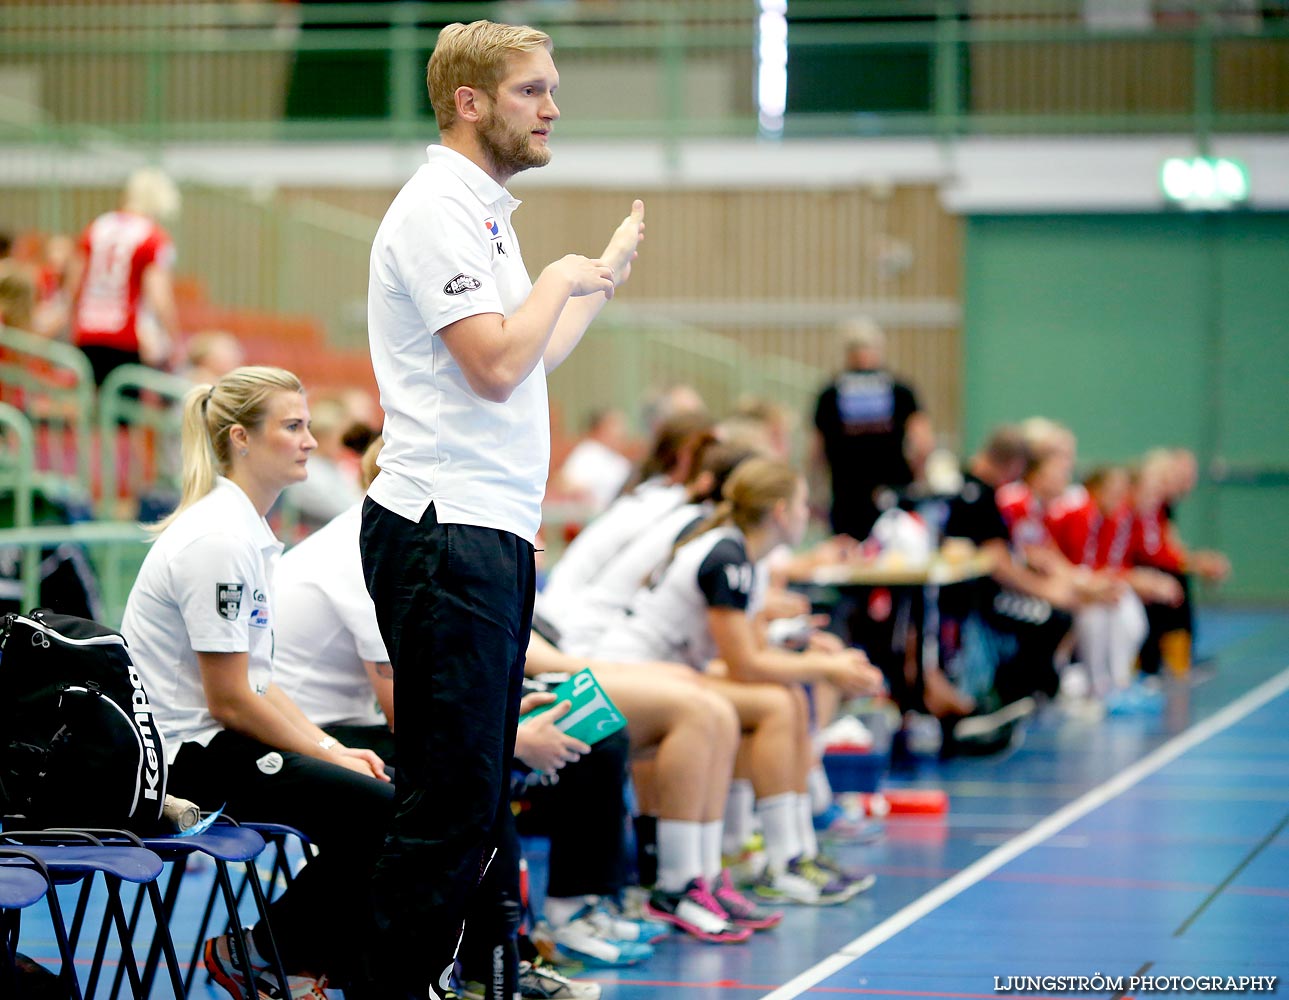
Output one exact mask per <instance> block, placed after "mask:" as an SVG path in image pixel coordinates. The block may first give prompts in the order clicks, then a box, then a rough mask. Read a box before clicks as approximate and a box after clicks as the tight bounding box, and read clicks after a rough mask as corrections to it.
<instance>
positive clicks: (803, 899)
mask: <svg viewBox="0 0 1289 1000" xmlns="http://www.w3.org/2000/svg"><path fill="white" fill-rule="evenodd" d="M752 892H753V894H754V895H756V896H757V897H758V898H760V899H764V900H767V901H770V902H775V903H800V904H801V905H803V906H834V905H836V904H837V903H844V902H846V900H848V899H850V898H851V896H853V895H854V893H853V892H852V891H851V889H850V887H849V886H848V885H847V884H846V883H845V882H843V881H841V879H839V878H836V877H835V876H833V875H831V874H829V873H828V872H825V871H824V870H823V869H822V868H820V867H819V866H818V865H816V864H815V863H814V862H813V861H807V860H806V859H805V858H793V859H792V860H791V861H789V862H788V864H787V867H786V868H784V869H783V870H782V871H775V870H774V869H766V872H765V874H764V875H762V876H761V878H760V879H759V880H758V881H757V883H756V885H755V886H753V887H752Z"/></svg>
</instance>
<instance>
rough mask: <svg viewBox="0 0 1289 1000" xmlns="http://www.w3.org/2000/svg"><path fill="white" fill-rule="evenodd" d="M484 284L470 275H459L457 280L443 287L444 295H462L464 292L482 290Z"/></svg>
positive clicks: (454, 279)
mask: <svg viewBox="0 0 1289 1000" xmlns="http://www.w3.org/2000/svg"><path fill="white" fill-rule="evenodd" d="M482 287H483V282H482V281H480V280H479V279H478V278H475V277H473V276H471V275H469V274H458V275H457V276H456V277H455V278H453V279H452V280H451V281H449V282H448V283H447V284H446V285H444V286H443V294H445V295H460V294H461V293H463V292H473V291H474V290H475V289H476V288H482Z"/></svg>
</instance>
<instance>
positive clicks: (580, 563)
mask: <svg viewBox="0 0 1289 1000" xmlns="http://www.w3.org/2000/svg"><path fill="white" fill-rule="evenodd" d="M684 502H685V487H684V486H682V485H680V484H672V483H668V482H666V481H665V480H662V479H655V480H650V481H649V482H647V483H641V484H640V485H639V486H637V487H636V488H635V490H633V491H632V492H631V493H628V494H626V495H625V496H620V497H618V498H617V499H616V500H614V501H613V503H612V504H610V505H609V509H608V510H606V511H605V512H604V513H603V514H601V515H600V516H599V517H597V518H596V519H595V520H594V521H592V522H591V523H590V524H588V525H587V526H586V527H585V528H583V529H582V530H581V531H580V532H579V533H578V535H577V537H576V538H574V539H573V541H572V543H571V544H570V545H569V547H568V548H567V549H565V550H564V551H563V553H562V554H561V555H560V557H559V559H558V561H557V562H556V563H555V566H554V568H552V569H551V572H550V575H549V576H548V577H547V579H546V586H545V587H543V588H542V592H541V593H540V594H538V595H537V612H538V613H539V614H540V615H541V616H542V617H543V618H545V619H546V620H547V621H548V622H550V623H551V624H552V625H554V626H555V627H556V628H557V629H559V630H560V631H561V632H563V630H564V627H565V626H564V624H563V620H564V618H565V616H567V615H569V614H570V613H571V611H572V609H574V608H576V607H577V605H578V603H579V602H580V601H582V600H583V599H584V596H585V594H586V593H587V591H588V588H590V587H591V586H592V585H593V584H594V583H595V581H596V579H597V577H598V576H599V574H600V573H602V572H603V571H604V568H605V567H606V566H608V565H609V561H610V560H611V559H613V558H614V556H616V555H617V554H618V553H619V552H621V551H622V550H623V549H625V548H626V547H627V546H628V545H629V544H630V543H631V542H632V541H633V540H634V539H636V538H637V537H639V536H640V535H641V534H642V533H644V532H645V531H646V530H648V529H649V528H651V527H652V526H653V525H654V524H656V523H657V521H658V519H659V518H662V517H665V516H666V515H667V514H668V513H670V512H671V511H673V510H675V509H676V508H677V507H679V506H680V505H681V504H682V503H684Z"/></svg>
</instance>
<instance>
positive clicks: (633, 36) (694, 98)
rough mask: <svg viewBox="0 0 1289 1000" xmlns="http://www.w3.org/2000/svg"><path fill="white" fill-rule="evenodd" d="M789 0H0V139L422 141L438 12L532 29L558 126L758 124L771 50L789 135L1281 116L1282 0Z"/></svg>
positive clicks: (715, 131) (617, 133)
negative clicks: (774, 6)
mask: <svg viewBox="0 0 1289 1000" xmlns="http://www.w3.org/2000/svg"><path fill="white" fill-rule="evenodd" d="M787 10H788V12H787V15H786V20H784V21H782V22H780V24H781V26H782V27H783V28H784V29H786V39H787V46H786V51H782V50H781V53H780V56H781V58H780V56H775V54H774V52H773V51H772V46H771V45H770V42H771V41H772V39H771V38H770V37H769V36H768V35H763V32H764V31H765V30H766V29H765V28H764V27H761V25H762V21H761V20H760V19H761V17H762V12H761V10H760V8H759V5H758V4H757V3H755V2H754V0H690V2H648V3H646V2H621V3H615V4H611V5H603V4H597V3H578V2H568V3H558V4H524V5H516V4H506V3H497V4H492V5H483V4H469V5H466V4H460V5H452V4H418V3H371V4H360V3H355V4H335V5H332V4H328V5H321V6H308V5H298V6H296V5H284V4H271V3H261V4H254V3H236V4H233V3H193V4H149V5H137V6H131V5H123V4H109V3H102V4H97V5H83V6H69V5H50V6H45V5H34V4H33V5H16V6H15V5H6V6H5V8H4V9H2V10H0V29H3V30H0V65H3V66H4V68H5V69H6V72H7V74H8V77H7V78H8V79H9V80H10V81H11V83H10V87H11V89H13V90H14V91H15V92H14V93H11V94H7V95H3V98H4V99H3V100H0V120H2V121H3V125H0V129H3V131H0V136H3V135H5V134H7V135H8V136H9V137H11V138H15V139H35V140H44V141H51V142H61V141H67V140H68V139H76V138H82V137H84V136H85V134H86V133H87V132H92V130H93V129H95V128H107V129H110V130H111V131H112V132H113V133H115V134H117V135H123V136H126V137H127V138H131V139H135V140H142V141H146V142H149V143H163V142H172V141H178V140H230V139H272V140H283V139H327V140H344V139H371V140H388V139H408V138H413V137H423V136H426V135H427V134H432V131H433V119H432V115H431V114H430V111H429V108H428V102H427V100H426V97H425V95H424V83H423V80H424V65H425V59H426V57H427V55H428V53H429V52H430V51H431V50H432V49H433V46H434V43H435V40H436V39H437V36H438V30H439V26H440V25H442V24H444V23H447V22H450V21H453V20H461V19H464V20H472V19H474V18H476V17H484V16H491V17H494V18H498V19H503V20H506V19H509V20H516V19H522V20H525V21H528V22H530V23H533V24H536V25H537V26H539V27H542V28H544V29H546V30H547V31H549V32H550V34H551V35H552V37H553V38H554V41H555V44H556V50H557V54H558V57H559V65H560V70H561V79H562V83H563V86H562V87H561V99H562V101H567V102H568V106H567V107H566V109H565V111H566V118H565V120H564V121H562V122H561V123H560V131H561V133H563V134H567V135H588V136H594V137H596V138H599V139H612V138H615V137H626V136H630V137H633V138H641V137H653V138H660V139H664V140H671V141H680V140H682V139H684V138H687V137H712V136H720V135H725V136H729V135H744V136H751V135H756V134H757V133H758V104H759V103H764V100H763V99H769V100H771V101H773V99H774V95H773V94H771V93H770V91H771V90H773V89H774V88H776V87H779V86H780V84H778V83H772V82H771V81H772V80H773V79H774V78H775V65H774V63H775V61H776V59H779V60H780V61H782V59H786V63H787V65H786V69H787V83H786V85H784V86H785V87H786V91H785V92H784V93H783V94H782V95H781V96H783V97H784V98H786V116H785V118H784V121H783V134H785V135H865V134H930V135H941V136H950V135H958V134H968V133H998V132H1002V133H1045V134H1052V133H1066V132H1141V131H1160V130H1166V131H1178V132H1189V133H1193V134H1196V135H1198V136H1200V137H1201V138H1202V137H1204V136H1207V135H1208V134H1209V133H1211V132H1213V131H1218V130H1237V129H1238V130H1264V129H1275V130H1281V129H1284V128H1286V127H1289V96H1287V94H1289V86H1286V84H1287V83H1289V81H1287V80H1286V72H1287V70H1286V68H1285V60H1284V50H1285V46H1286V45H1287V44H1289V24H1287V22H1286V21H1285V19H1284V17H1285V12H1284V10H1283V8H1281V7H1279V6H1277V5H1267V4H1262V5H1260V6H1254V5H1249V4H1245V3H1241V2H1239V0H1172V2H1166V3H1164V2H1154V3H1152V2H1150V0H1119V2H1114V0H1103V2H1101V3H1090V2H1085V0H867V2H846V3H842V2H836V0H793V3H792V4H791V5H789V6H788V9H787ZM770 16H771V17H772V16H773V15H772V14H771V15H770ZM766 68H768V69H769V70H770V71H771V72H769V73H763V72H760V70H763V69H766ZM758 79H760V80H762V81H763V83H762V84H761V85H760V86H763V87H765V88H766V90H765V93H761V94H758V83H757V81H758Z"/></svg>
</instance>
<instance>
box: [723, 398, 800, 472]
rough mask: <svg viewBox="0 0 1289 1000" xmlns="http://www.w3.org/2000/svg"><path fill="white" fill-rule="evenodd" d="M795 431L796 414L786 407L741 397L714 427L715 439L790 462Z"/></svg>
mask: <svg viewBox="0 0 1289 1000" xmlns="http://www.w3.org/2000/svg"><path fill="white" fill-rule="evenodd" d="M796 428H797V423H796V415H795V414H794V413H793V412H792V411H791V410H789V409H788V408H787V407H786V406H783V405H782V404H780V403H776V402H774V401H773V400H770V399H765V398H764V397H761V396H742V397H740V398H739V400H738V402H737V403H735V404H734V412H733V413H731V414H730V415H729V416H728V417H726V418H725V419H724V420H722V421H721V422H720V424H718V425H717V428H716V436H717V437H719V438H720V439H721V440H722V441H724V442H725V443H726V444H730V445H735V446H737V447H744V448H751V449H752V450H754V451H758V452H760V453H761V454H763V455H769V456H771V457H773V458H780V459H783V460H784V461H785V462H786V461H790V460H791V459H792V452H793V447H792V438H793V432H794V431H795V430H796Z"/></svg>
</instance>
